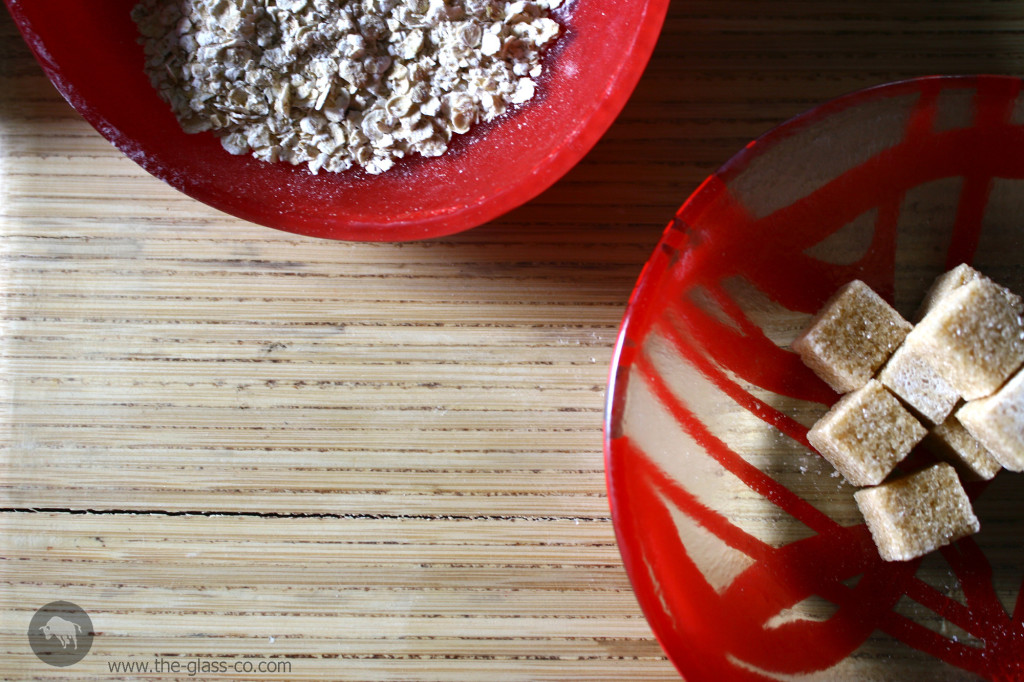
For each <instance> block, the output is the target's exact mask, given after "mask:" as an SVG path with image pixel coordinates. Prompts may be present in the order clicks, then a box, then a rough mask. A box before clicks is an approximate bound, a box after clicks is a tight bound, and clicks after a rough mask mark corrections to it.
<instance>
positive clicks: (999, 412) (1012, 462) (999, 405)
mask: <svg viewBox="0 0 1024 682" xmlns="http://www.w3.org/2000/svg"><path fill="white" fill-rule="evenodd" d="M956 417H957V419H959V420H960V422H961V423H962V424H963V425H964V428H966V429H967V430H968V431H969V432H970V433H971V435H972V436H974V437H975V438H977V439H978V441H980V442H981V444H982V445H984V446H985V447H986V448H988V450H989V452H991V453H992V456H993V457H995V458H996V459H997V460H998V461H999V463H1000V464H1002V465H1003V466H1004V467H1006V468H1007V469H1009V470H1010V471H1024V371H1019V372H1017V374H1016V376H1014V377H1013V378H1012V379H1010V380H1009V381H1008V382H1007V383H1006V385H1005V386H1003V387H1002V388H1001V389H999V391H998V392H997V393H996V394H995V395H992V396H989V397H988V398H981V399H979V400H972V401H970V402H968V403H967V404H966V405H964V406H963V407H961V408H960V409H959V410H957V412H956Z"/></svg>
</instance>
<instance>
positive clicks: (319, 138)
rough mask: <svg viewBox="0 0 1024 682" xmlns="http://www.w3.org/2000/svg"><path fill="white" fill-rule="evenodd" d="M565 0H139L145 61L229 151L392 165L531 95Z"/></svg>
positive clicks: (169, 94) (180, 109)
mask: <svg viewBox="0 0 1024 682" xmlns="http://www.w3.org/2000/svg"><path fill="white" fill-rule="evenodd" d="M561 4H562V0H516V1H515V2H505V1H503V0H142V2H140V3H139V4H138V5H137V6H136V7H135V8H134V10H133V11H132V18H133V19H134V20H135V23H136V24H137V25H138V27H139V31H140V33H141V35H142V43H143V45H144V47H145V53H146V72H147V74H148V75H149V77H150V80H151V81H152V82H153V85H154V86H155V87H156V88H157V89H158V90H159V92H160V95H161V97H163V98H164V99H165V100H166V101H167V102H169V103H170V105H171V107H172V108H173V110H174V113H175V115H176V116H177V118H178V120H179V121H180V122H181V125H182V127H183V128H184V129H185V131H186V132H189V133H197V132H201V131H205V130H212V131H213V132H214V133H215V134H217V135H219V136H220V139H221V143H222V144H223V145H224V148H225V149H227V150H228V151H229V152H231V153H232V154H245V153H247V152H250V151H251V152H252V154H253V155H254V156H255V157H256V158H258V159H262V160H265V161H288V162H289V163H293V164H303V163H305V164H307V165H308V166H309V170H310V171H311V172H313V173H316V172H318V171H319V170H320V169H324V170H326V171H332V172H338V171H344V170H347V169H348V168H351V167H352V166H353V164H356V165H359V166H362V167H363V168H365V169H366V171H367V172H369V173H382V172H384V171H386V170H388V169H389V168H391V167H392V166H393V165H394V163H395V160H396V159H399V158H401V157H403V156H405V155H407V154H411V153H414V152H415V153H418V154H422V155H423V156H438V155H440V154H443V153H444V152H445V150H446V149H447V148H448V144H449V142H450V141H451V138H452V135H453V134H455V133H464V132H466V131H467V130H469V128H470V126H472V125H473V124H474V123H477V122H479V121H489V120H491V119H493V118H494V117H496V116H499V115H501V114H502V113H504V112H505V111H506V110H507V109H508V108H509V107H510V106H512V105H515V104H521V103H522V102H525V101H527V100H528V99H530V98H531V97H533V95H534V90H535V88H536V79H537V77H538V76H539V75H540V74H541V58H542V56H543V53H544V50H545V48H546V47H547V46H548V45H549V43H551V42H552V41H553V40H554V39H555V38H556V37H557V36H558V35H559V31H560V28H559V25H558V23H557V22H556V21H555V20H553V19H552V18H551V17H550V16H549V14H550V11H551V10H553V9H555V8H557V7H558V6H559V5H561Z"/></svg>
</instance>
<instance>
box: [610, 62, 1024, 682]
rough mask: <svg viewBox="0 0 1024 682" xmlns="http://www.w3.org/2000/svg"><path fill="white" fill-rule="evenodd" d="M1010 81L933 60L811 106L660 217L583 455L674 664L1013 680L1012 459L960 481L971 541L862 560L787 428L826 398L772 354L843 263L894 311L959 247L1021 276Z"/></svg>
mask: <svg viewBox="0 0 1024 682" xmlns="http://www.w3.org/2000/svg"><path fill="white" fill-rule="evenodd" d="M1021 93H1022V89H1021V81H1020V80H1018V79H1016V78H1005V77H936V78H926V79H920V80H914V81H909V82H901V83H895V84H891V85H886V86H882V87H879V88H875V89H871V90H867V91H862V92H858V93H855V94H852V95H849V96H846V97H843V98H840V99H838V100H836V101H832V102H830V103H827V104H825V105H823V106H821V107H819V108H817V109H814V110H813V111H810V112H809V113H806V114H804V115H802V116H800V117H798V118H796V119H794V120H791V121H789V122H787V123H786V124H784V125H782V126H781V127H779V128H777V129H775V130H773V131H771V132H769V133H768V134H767V135H765V136H764V137H763V138H761V139H759V140H757V141H756V142H754V143H752V144H751V145H749V146H748V147H747V148H746V149H744V150H743V151H741V152H740V153H739V154H738V155H737V156H736V157H735V158H733V159H732V160H731V161H729V162H728V163H727V164H726V165H725V166H724V167H723V168H722V169H720V170H719V171H718V172H717V173H716V174H715V175H713V176H712V177H711V178H709V179H708V180H707V181H706V182H705V183H704V184H703V185H702V186H701V187H700V188H699V189H698V190H697V191H696V192H695V194H694V195H693V196H692V197H690V198H689V199H688V200H687V201H686V203H685V204H684V205H683V206H682V208H680V209H679V211H678V213H677V214H676V216H675V218H674V219H673V220H672V222H671V224H670V225H669V226H668V228H667V229H666V230H665V233H664V235H663V237H662V239H661V242H660V243H659V244H658V245H657V248H656V249H655V251H654V253H653V255H652V256H651V259H650V261H649V262H648V264H647V266H646V268H645V270H644V272H643V274H642V276H641V278H640V280H639V282H638V284H637V286H636V289H635V291H634V293H633V296H632V298H631V301H630V303H629V306H628V311H627V313H626V317H625V320H624V322H623V326H622V330H621V335H620V337H619V341H618V345H617V348H616V352H615V359H614V364H613V367H612V373H611V380H610V385H609V391H608V403H607V414H606V431H605V457H606V466H607V475H608V484H609V492H610V498H611V504H612V511H613V518H614V521H615V527H616V532H617V534H618V539H619V543H620V547H621V550H622V555H623V558H624V561H625V564H626V567H627V570H628V572H629V575H630V578H631V580H632V583H633V586H634V588H635V590H636V594H637V596H638V598H639V600H640V603H641V605H642V607H643V610H644V612H645V614H646V616H647V618H648V619H649V621H650V623H651V625H652V627H653V629H654V632H655V634H656V635H657V637H658V639H659V641H660V642H661V644H662V646H663V647H664V649H665V651H666V652H667V653H668V655H669V656H670V657H671V659H672V660H673V662H674V663H675V664H676V666H677V667H678V669H679V670H680V672H682V673H683V675H684V676H685V677H686V679H687V680H694V681H699V680H776V679H785V680H790V679H800V680H860V681H863V680H960V679H983V678H987V679H1000V680H1011V679H1016V680H1019V679H1024V598H1022V596H1021V583H1022V578H1024V543H1022V542H1021V537H1024V508H1022V506H1021V504H1020V500H1021V499H1022V498H1024V475H1021V474H1014V473H1011V472H1008V471H1003V472H1001V473H1000V474H999V475H997V476H996V478H995V479H994V480H993V481H992V482H990V483H981V484H970V485H969V486H968V492H969V494H970V495H971V496H972V498H973V500H974V506H975V511H976V513H977V515H978V516H979V518H980V520H981V532H980V533H979V534H978V535H976V536H974V537H972V538H969V539H965V540H962V541H960V542H958V543H956V544H955V545H953V546H950V547H947V548H945V549H943V550H941V551H938V552H934V553H932V554H930V555H928V556H927V557H924V558H923V559H920V560H915V561H910V562H903V563H886V562H884V561H882V560H881V559H880V558H879V556H878V553H877V551H876V549H875V547H874V545H873V543H872V541H871V539H870V535H869V534H868V532H867V530H866V528H865V526H864V525H863V521H862V519H861V517H860V514H859V512H858V511H857V509H856V507H855V505H854V502H853V498H852V493H853V491H854V489H853V488H852V487H851V486H850V485H848V484H846V483H845V482H844V481H843V479H842V478H841V477H839V476H838V475H837V474H836V473H835V472H834V471H833V469H832V467H831V466H830V465H829V464H828V463H827V462H825V461H824V460H822V459H821V458H820V457H818V456H817V455H816V454H815V453H814V452H813V451H812V450H811V449H810V448H809V446H808V444H807V441H806V433H807V428H808V427H809V426H810V425H811V424H813V423H814V421H815V420H816V419H817V418H818V417H819V416H820V415H821V414H823V413H824V411H825V410H826V409H827V407H828V406H829V405H831V404H832V403H833V402H834V401H835V400H836V399H837V396H836V394H835V393H833V392H832V390H831V389H829V388H828V387H827V386H826V385H825V384H824V383H823V382H821V381H820V380H819V379H817V378H816V377H815V376H814V375H813V374H812V373H811V372H810V371H809V370H807V369H806V368H805V367H804V366H803V365H802V364H801V362H800V360H799V359H798V358H797V357H796V355H795V354H794V353H792V352H791V351H790V350H789V348H788V345H789V343H790V342H791V341H792V340H793V338H794V337H795V336H796V334H797V333H798V332H799V331H800V330H801V329H802V328H803V327H804V325H805V324H806V322H807V321H808V319H809V318H810V316H811V315H812V314H813V313H814V312H815V311H816V310H817V309H818V308H819V307H820V305H821V304H822V303H823V302H824V300H825V299H826V298H827V297H828V296H829V294H830V293H831V292H833V291H834V290H835V289H837V288H838V287H839V286H840V285H841V284H843V283H845V282H847V281H849V280H851V279H854V278H860V279H863V280H865V281H866V282H868V283H869V284H870V285H872V286H873V287H874V288H875V289H876V290H878V291H879V292H880V293H882V294H883V295H884V296H885V297H887V298H888V299H889V300H890V301H891V302H893V303H894V305H895V306H896V307H897V308H898V309H899V310H900V311H901V312H903V313H904V314H905V315H909V314H910V313H912V312H913V310H914V308H915V307H916V305H917V303H918V302H919V301H920V299H921V297H922V294H923V293H924V291H925V289H926V287H927V286H928V285H929V283H930V282H931V281H932V279H933V277H934V276H935V275H937V274H939V273H940V272H942V271H944V270H945V269H946V268H948V267H952V266H954V265H956V264H958V263H960V262H970V263H973V264H974V265H975V266H976V267H978V268H979V269H981V270H982V271H983V272H985V273H986V274H988V275H989V276H991V277H992V278H993V279H995V280H996V281H998V282H1000V283H1003V284H1005V285H1007V286H1009V287H1011V288H1012V289H1014V290H1016V291H1017V292H1019V293H1024V96H1022V94H1021ZM929 456H930V453H928V452H927V451H926V450H925V449H923V448H919V449H918V450H917V451H915V453H913V454H912V455H911V457H913V458H917V459H918V460H920V461H926V460H927V458H928V457H929Z"/></svg>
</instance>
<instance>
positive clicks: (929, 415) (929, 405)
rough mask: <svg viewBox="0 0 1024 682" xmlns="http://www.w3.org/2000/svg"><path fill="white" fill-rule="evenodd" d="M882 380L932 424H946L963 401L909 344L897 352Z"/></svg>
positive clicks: (881, 373)
mask: <svg viewBox="0 0 1024 682" xmlns="http://www.w3.org/2000/svg"><path fill="white" fill-rule="evenodd" d="M878 380H879V381H881V382H882V385H883V386H885V387H886V388H888V389H889V390H890V391H892V392H893V393H894V394H895V395H896V396H897V397H899V398H900V399H901V400H903V402H904V403H906V404H907V405H908V406H909V407H910V409H911V410H913V411H914V412H916V413H917V414H918V415H920V416H921V417H922V418H924V419H925V420H927V421H928V423H930V424H941V423H942V422H943V421H945V419H946V417H947V416H948V415H949V413H950V412H952V411H953V408H954V407H955V406H956V404H957V402H958V401H959V400H960V394H959V393H957V392H956V389H954V388H953V387H952V386H950V385H949V382H948V381H946V380H945V379H943V378H942V375H941V374H939V372H938V370H936V369H935V367H934V366H933V365H932V363H931V362H929V360H928V358H927V356H925V355H922V354H921V352H920V350H919V349H917V348H915V347H914V346H909V345H907V344H904V345H902V346H900V347H899V348H897V349H896V352H895V353H893V354H892V357H891V358H889V361H888V362H887V363H885V367H883V368H882V371H881V372H879V374H878Z"/></svg>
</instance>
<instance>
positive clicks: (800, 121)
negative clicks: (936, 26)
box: [602, 74, 1024, 679]
mask: <svg viewBox="0 0 1024 682" xmlns="http://www.w3.org/2000/svg"><path fill="white" fill-rule="evenodd" d="M936 82H939V83H942V84H950V85H951V86H953V87H961V88H970V87H978V86H979V85H980V84H983V83H1004V84H1009V85H1017V86H1018V87H1020V94H1019V96H1020V97H1024V87H1021V84H1022V83H1024V78H1021V77H1018V76H1009V75H1001V74H951V75H941V74H939V75H927V76H919V77H914V78H907V79H901V80H896V81H891V82H886V83H880V84H877V85H871V86H868V87H864V88H860V89H857V90H853V91H851V92H848V93H845V94H842V95H839V96H837V97H834V98H832V99H829V100H826V101H824V102H822V103H820V104H817V105H815V106H813V107H811V108H809V109H806V110H804V111H803V112H801V113H799V114H796V115H795V116H793V117H791V118H788V119H786V120H784V121H783V122H781V123H778V124H776V125H774V126H772V127H770V128H768V129H767V130H766V131H765V132H764V133H762V134H760V135H759V136H757V137H755V138H754V139H753V140H751V141H750V142H748V143H747V144H746V145H745V146H744V147H743V148H742V149H741V150H739V151H738V152H737V153H735V154H734V155H733V156H732V157H730V158H729V159H728V160H726V161H725V162H724V163H723V164H722V165H720V166H719V167H718V169H717V170H715V171H714V172H713V173H712V174H711V175H709V176H707V177H706V178H705V179H704V181H703V182H701V183H700V185H698V186H697V188H696V189H695V190H694V191H693V192H692V193H691V194H690V195H689V196H688V197H687V198H686V200H685V201H684V202H683V203H682V204H681V205H680V207H679V208H678V209H677V210H676V212H675V214H674V215H673V218H672V219H671V220H670V221H669V222H668V224H667V225H666V227H665V228H664V230H663V231H662V233H661V235H660V237H659V239H658V241H657V243H656V245H655V247H654V249H653V252H652V254H651V256H650V257H649V258H648V260H647V261H646V262H645V263H644V266H643V268H642V270H641V272H640V274H639V275H638V277H637V280H636V283H635V285H634V287H633V290H632V291H631V293H630V296H629V298H628V301H627V303H626V308H625V311H624V313H623V315H622V319H621V323H620V327H619V332H618V335H617V337H616V341H615V345H614V348H613V351H612V357H611V361H610V364H609V369H608V379H607V388H606V391H605V404H604V411H603V429H602V451H603V458H604V466H605V484H606V488H607V492H608V504H609V509H610V514H611V519H612V525H613V528H614V530H615V537H616V544H617V546H618V548H619V552H620V555H621V557H622V561H623V565H624V567H625V569H626V574H627V576H628V578H629V581H630V585H631V586H632V587H633V590H634V594H635V595H636V598H637V601H638V602H639V604H640V608H641V611H642V612H643V614H644V617H645V618H646V620H647V621H648V623H649V625H650V626H651V630H652V632H653V633H654V636H655V638H656V639H657V641H658V643H659V645H660V646H661V648H662V650H663V651H664V652H665V654H666V656H667V657H668V658H669V660H670V661H671V662H672V663H673V665H674V666H675V667H676V669H677V670H678V671H679V673H680V674H682V675H683V676H687V675H697V676H698V677H696V678H694V679H700V678H699V675H700V674H701V672H702V671H701V669H698V668H695V666H694V665H693V664H692V663H691V662H690V661H688V660H682V658H681V657H680V655H679V651H680V650H681V648H680V647H677V646H675V644H677V643H676V642H675V641H672V642H670V641H669V637H670V636H671V635H672V634H673V633H672V632H671V624H670V623H669V622H668V621H669V616H668V615H667V614H666V613H665V612H664V611H662V610H659V609H657V608H656V604H659V603H660V599H659V597H658V595H657V594H656V593H655V592H654V590H653V589H651V588H648V586H646V585H644V584H643V583H642V582H641V581H639V580H638V579H637V578H638V576H639V575H640V573H641V571H642V570H644V565H643V562H642V559H641V558H640V557H639V551H638V550H639V543H638V542H636V540H635V539H634V538H633V537H631V536H629V535H627V533H626V532H625V530H624V529H625V527H626V526H627V525H632V524H627V521H626V520H627V519H628V518H631V517H632V514H633V512H632V510H631V509H630V508H629V504H628V503H626V502H625V501H624V498H625V494H624V493H621V492H619V490H618V488H617V485H616V479H617V477H618V476H617V472H618V471H619V470H620V467H622V466H626V465H625V464H620V463H619V462H617V461H616V460H617V457H616V451H615V445H614V442H615V435H614V428H615V425H616V424H617V422H618V419H619V412H620V410H621V408H622V405H623V402H624V392H625V389H626V386H627V385H628V381H627V374H628V369H629V368H630V367H631V365H632V356H633V354H634V353H635V352H636V350H637V349H636V348H635V347H634V346H633V344H632V342H631V340H630V339H631V332H632V330H633V329H634V328H637V327H638V326H645V325H646V324H647V321H648V320H649V319H650V318H651V317H652V316H653V315H654V314H655V313H656V312H657V311H656V310H654V307H653V306H651V305H645V303H646V301H647V299H648V298H649V297H650V296H651V295H653V294H654V292H655V291H656V290H657V289H658V285H659V284H660V281H661V278H662V277H663V276H664V275H665V274H666V273H667V272H669V270H670V269H671V267H672V264H673V257H672V256H671V255H670V253H671V250H672V248H679V250H680V251H682V252H685V250H686V248H685V246H684V247H679V245H678V242H679V239H678V235H679V234H680V233H679V230H678V229H677V220H678V218H679V217H680V216H683V215H684V214H686V213H687V212H689V211H699V210H700V208H701V205H702V204H704V202H705V200H706V199H708V198H710V197H711V196H712V195H714V194H715V193H716V192H717V187H716V185H718V186H720V185H721V184H723V183H727V182H728V180H729V179H731V178H734V177H736V176H737V175H738V174H740V173H741V172H742V171H743V170H745V169H746V168H747V167H748V165H749V164H750V162H751V161H752V160H753V159H755V158H757V157H758V156H760V155H761V154H762V153H763V152H764V151H765V150H766V149H768V148H770V147H771V146H772V145H774V144H776V143H777V142H779V141H781V140H784V139H786V138H787V137H790V136H791V135H793V134H794V133H796V132H798V131H799V130H801V129H802V128H803V127H805V126H806V125H808V124H811V123H813V122H815V121H818V120H822V119H825V118H827V117H829V116H831V115H833V114H836V113H838V112H841V111H843V110H846V109H848V108H850V107H852V106H855V105H859V104H862V103H865V102H870V101H872V100H875V99H881V98H889V97H893V96H898V95H901V94H907V93H911V92H916V91H919V90H920V88H921V87H922V86H924V85H926V84H929V83H936ZM668 247H672V248H668ZM682 648H685V646H684V647H682Z"/></svg>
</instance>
